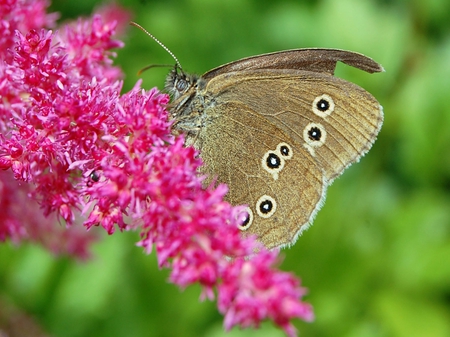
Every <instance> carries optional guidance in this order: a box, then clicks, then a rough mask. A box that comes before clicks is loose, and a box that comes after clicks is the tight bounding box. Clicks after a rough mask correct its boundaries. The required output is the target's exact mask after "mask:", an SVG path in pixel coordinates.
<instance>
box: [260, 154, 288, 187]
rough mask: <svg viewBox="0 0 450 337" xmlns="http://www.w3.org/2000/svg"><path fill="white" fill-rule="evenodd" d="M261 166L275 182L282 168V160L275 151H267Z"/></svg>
mask: <svg viewBox="0 0 450 337" xmlns="http://www.w3.org/2000/svg"><path fill="white" fill-rule="evenodd" d="M261 165H262V167H263V169H264V170H266V171H267V172H268V173H270V174H271V175H272V177H273V179H274V180H277V179H278V172H280V171H281V170H282V169H283V167H284V159H283V158H282V157H281V156H280V155H279V154H278V153H277V152H275V151H267V152H266V153H265V154H264V156H263V158H262V161H261Z"/></svg>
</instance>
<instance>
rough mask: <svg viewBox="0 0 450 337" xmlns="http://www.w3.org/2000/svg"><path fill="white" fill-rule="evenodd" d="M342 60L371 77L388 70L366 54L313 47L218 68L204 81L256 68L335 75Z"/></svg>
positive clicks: (207, 74) (276, 53)
mask: <svg viewBox="0 0 450 337" xmlns="http://www.w3.org/2000/svg"><path fill="white" fill-rule="evenodd" d="M338 61H340V62H342V63H345V64H347V65H349V66H352V67H355V68H358V69H361V70H364V71H366V72H368V73H371V74H372V73H378V72H382V71H384V69H383V67H382V66H381V65H380V64H379V63H377V62H375V61H374V60H372V59H371V58H370V57H367V56H365V55H363V54H359V53H355V52H351V51H346V50H340V49H321V48H312V49H293V50H286V51H281V52H275V53H269V54H262V55H257V56H251V57H247V58H243V59H240V60H237V61H234V62H230V63H227V64H224V65H223V66H220V67H217V68H214V69H212V70H210V71H208V72H207V73H205V74H204V75H203V76H202V78H204V79H206V80H209V79H211V78H213V77H215V76H218V75H221V74H225V73H229V72H234V71H242V70H255V69H298V70H306V71H313V72H319V73H328V74H330V75H333V74H334V70H335V68H336V63H337V62H338Z"/></svg>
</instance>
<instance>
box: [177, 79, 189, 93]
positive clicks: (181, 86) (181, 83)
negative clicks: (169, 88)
mask: <svg viewBox="0 0 450 337" xmlns="http://www.w3.org/2000/svg"><path fill="white" fill-rule="evenodd" d="M176 86H177V90H178V91H180V92H182V91H185V90H186V89H187V87H188V82H187V81H186V80H185V79H184V78H180V79H178V81H177V84H176Z"/></svg>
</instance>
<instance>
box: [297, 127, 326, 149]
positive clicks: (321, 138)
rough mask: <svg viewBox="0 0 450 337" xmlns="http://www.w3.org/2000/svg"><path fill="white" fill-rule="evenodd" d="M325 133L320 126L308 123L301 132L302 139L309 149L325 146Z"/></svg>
mask: <svg viewBox="0 0 450 337" xmlns="http://www.w3.org/2000/svg"><path fill="white" fill-rule="evenodd" d="M326 138H327V132H326V131H325V128H324V127H323V126H322V124H318V123H309V124H308V125H307V126H306V128H305V129H304V130H303V139H304V140H305V142H306V144H308V145H309V146H311V147H319V146H322V145H323V144H325V140H326Z"/></svg>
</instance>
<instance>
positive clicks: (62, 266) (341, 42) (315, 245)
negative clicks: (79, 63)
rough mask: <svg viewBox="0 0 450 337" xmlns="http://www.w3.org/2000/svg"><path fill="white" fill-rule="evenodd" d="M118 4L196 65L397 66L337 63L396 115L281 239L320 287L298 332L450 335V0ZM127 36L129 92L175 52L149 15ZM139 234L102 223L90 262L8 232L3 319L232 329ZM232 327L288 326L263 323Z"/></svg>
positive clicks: (70, 7)
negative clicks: (310, 52) (352, 60)
mask: <svg viewBox="0 0 450 337" xmlns="http://www.w3.org/2000/svg"><path fill="white" fill-rule="evenodd" d="M118 3H119V4H121V5H123V6H125V7H127V8H128V9H130V10H131V11H133V12H134V17H133V20H135V21H137V22H138V23H140V24H141V25H143V26H144V27H145V28H147V29H148V30H149V31H150V32H152V33H153V34H154V35H155V36H157V37H158V38H159V39H160V40H161V41H163V42H164V43H165V44H166V45H167V46H168V47H169V48H170V49H171V50H172V52H173V53H174V54H175V55H177V57H178V59H179V60H180V62H181V64H182V65H183V68H184V70H185V71H188V72H196V73H199V74H201V73H203V72H205V71H207V70H209V69H211V68H212V67H215V66H218V65H221V64H223V63H225V62H229V61H233V60H236V59H239V58H242V57H246V56H251V55H256V54H260V53H266V52H272V51H277V50H283V49H291V48H303V47H330V48H340V49H348V50H353V51H358V52H360V53H363V54H365V55H368V56H370V57H372V58H373V59H375V60H376V61H378V62H380V63H381V64H382V65H383V66H384V68H385V69H386V72H385V73H381V74H373V75H369V74H366V73H363V72H361V71H358V70H354V69H350V68H349V67H346V66H344V65H339V66H338V70H337V73H336V75H337V76H340V77H343V78H345V79H347V80H349V81H353V82H355V83H357V84H359V85H360V86H362V87H364V88H365V89H367V90H368V91H369V92H371V93H372V94H373V95H374V96H375V97H377V99H378V100H379V101H380V103H381V104H382V105H383V106H384V111H385V122H384V126H383V128H382V130H381V133H380V134H379V137H378V141H377V142H376V143H375V145H374V147H373V149H372V150H371V151H370V152H369V154H368V155H366V156H365V157H364V158H363V159H362V161H361V162H360V163H359V164H357V165H354V166H352V167H351V168H350V169H348V171H347V172H346V173H345V174H344V175H343V176H342V177H341V178H340V179H338V180H337V181H336V182H335V183H334V184H333V185H332V186H331V187H330V188H329V192H328V197H327V202H326V204H325V206H324V207H323V209H322V210H321V211H320V212H319V214H318V216H317V218H316V221H315V223H314V226H312V227H311V228H310V229H309V230H308V231H307V232H305V233H304V234H303V236H302V237H300V239H299V240H298V242H297V244H296V245H295V246H294V247H293V248H291V249H286V250H284V251H283V255H284V256H285V260H284V262H283V264H282V266H281V268H282V269H284V270H287V271H292V272H294V273H295V274H296V275H297V276H299V277H301V279H302V282H303V285H304V286H306V287H307V288H308V289H309V294H308V295H307V297H306V300H307V301H309V302H310V303H312V305H313V307H314V311H315V315H316V320H315V321H314V322H313V323H304V322H300V321H296V322H295V325H296V327H297V328H298V329H299V331H300V334H301V336H346V337H348V336H350V337H353V336H364V337H372V336H373V337H375V336H377V337H378V336H399V337H402V336H405V337H406V336H407V337H414V336H436V337H439V336H442V337H444V336H450V262H449V258H450V153H449V152H450V108H449V97H450V95H449V94H450V2H449V1H448V0H430V1H422V0H415V1H406V0H397V1H388V0H384V1H382V0H379V1H375V0H372V1H368V0H339V1H332V0H322V1H312V0H311V1H260V0H259V1H257V0H253V1H251V0H239V1H238V0H227V1H207V0H191V1H185V2H181V1H171V0H161V1H150V0H147V1H145V0H141V1H137V0H136V1H131V0H129V1H124V0H123V1H118ZM96 6H98V4H96V3H95V2H89V1H77V2H74V1H57V2H56V1H55V3H54V4H53V5H52V9H53V10H54V11H59V12H61V13H62V21H64V20H67V19H71V18H76V17H78V16H79V15H90V13H91V12H92V9H93V8H94V7H96ZM124 40H125V43H126V46H125V48H123V49H121V50H119V51H118V58H117V64H119V65H120V66H121V67H122V68H123V69H124V72H125V73H126V79H125V88H126V89H127V90H129V89H130V88H131V87H132V86H133V84H134V83H135V82H136V80H137V79H138V76H137V75H136V73H137V72H138V70H139V69H141V68H142V67H144V66H146V65H148V64H173V63H174V62H173V60H172V59H171V58H170V56H169V55H168V54H167V53H166V52H165V51H164V50H163V49H162V48H160V47H159V46H158V45H157V44H156V43H155V42H153V41H152V40H151V39H150V38H148V37H147V36H146V35H145V34H144V33H143V32H141V31H140V30H138V29H136V28H133V27H129V28H128V29H127V32H126V35H125V36H124ZM167 72H168V69H165V68H162V69H161V68H159V69H152V70H149V71H147V72H145V73H144V74H143V75H142V78H143V79H144V83H143V85H144V87H145V88H147V89H149V88H151V87H153V86H158V87H159V88H162V87H163V84H164V79H165V75H166V73H167ZM137 240H138V235H137V234H136V233H116V234H115V235H113V236H111V237H105V239H104V240H103V241H102V242H101V243H99V244H96V245H95V247H94V254H95V255H94V258H93V259H92V260H91V261H89V262H87V263H81V262H77V261H73V260H71V259H69V258H55V257H53V256H51V255H49V254H48V253H47V252H45V251H43V250H42V249H41V248H39V247H36V246H32V245H22V246H21V247H20V248H15V247H11V245H10V244H3V245H0V305H1V309H0V327H1V326H2V325H3V326H5V325H6V324H7V323H5V322H6V320H7V319H8V317H13V316H14V317H15V316H18V317H24V316H25V318H24V319H25V320H28V321H27V322H34V323H28V324H30V325H33V324H36V325H37V326H40V327H41V329H43V330H44V331H46V332H47V334H48V335H52V336H58V337H59V336H61V337H78V336H80V337H81V336H97V337H101V336H108V337H116V336H117V337H118V336H209V337H218V336H225V333H224V332H223V328H222V317H221V316H220V315H219V314H218V313H217V309H216V307H215V303H211V302H199V300H198V297H199V294H200V290H199V288H198V287H191V288H188V289H186V290H184V291H180V290H179V289H178V288H177V287H175V286H174V285H172V284H169V283H167V276H168V271H167V270H162V271H160V270H158V268H157V266H156V259H155V255H150V256H147V255H145V254H144V253H143V252H142V250H141V249H140V248H138V247H135V246H134V243H135V242H136V241H137ZM22 335H23V336H24V335H26V334H25V333H23V334H22ZM31 335H32V334H30V336H31ZM34 335H37V334H34ZM227 336H283V333H282V332H281V331H280V330H278V329H276V328H274V327H273V325H272V324H271V323H265V324H263V325H262V327H261V328H260V329H259V330H256V331H251V330H245V331H240V330H239V329H234V330H233V331H232V332H231V333H229V334H228V335H227Z"/></svg>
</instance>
